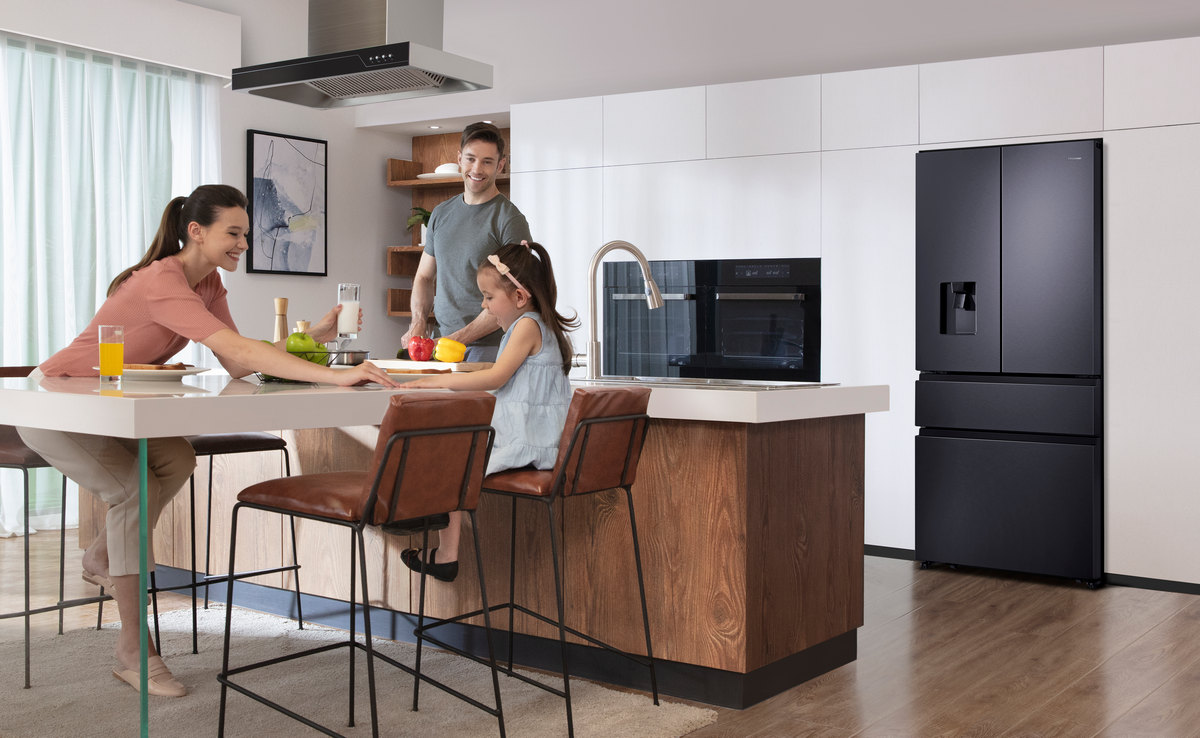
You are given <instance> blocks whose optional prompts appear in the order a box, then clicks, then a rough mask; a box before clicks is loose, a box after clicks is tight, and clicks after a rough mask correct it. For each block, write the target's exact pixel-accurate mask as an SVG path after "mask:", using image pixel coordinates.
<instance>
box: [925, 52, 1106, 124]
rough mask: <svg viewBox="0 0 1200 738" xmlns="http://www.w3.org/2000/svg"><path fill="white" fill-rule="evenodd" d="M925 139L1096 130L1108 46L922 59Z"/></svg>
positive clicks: (1101, 114)
mask: <svg viewBox="0 0 1200 738" xmlns="http://www.w3.org/2000/svg"><path fill="white" fill-rule="evenodd" d="M920 77H921V98H920V99H921V143H939V142H947V141H973V140H979V139H992V138H1010V137H1013V136H1039V135H1053V134H1062V133H1079V132H1084V131H1099V130H1101V129H1102V127H1103V126H1104V50H1103V49H1101V48H1098V47H1096V48H1088V49H1071V50H1068V51H1051V52H1046V53H1040V54H1020V55H1017V56H998V57H991V58H987V59H969V60H967V61H954V62H942V63H939V64H922V65H921V67H920Z"/></svg>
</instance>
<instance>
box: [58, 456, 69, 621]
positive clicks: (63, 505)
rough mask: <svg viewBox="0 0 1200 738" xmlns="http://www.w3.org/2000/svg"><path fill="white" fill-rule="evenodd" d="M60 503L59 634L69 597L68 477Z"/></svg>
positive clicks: (63, 485) (64, 483)
mask: <svg viewBox="0 0 1200 738" xmlns="http://www.w3.org/2000/svg"><path fill="white" fill-rule="evenodd" d="M59 500H60V502H59V504H58V634H59V635H62V634H63V605H62V603H63V600H65V599H66V598H67V477H66V476H65V475H64V476H63V479H62V495H61V496H60V497H59Z"/></svg>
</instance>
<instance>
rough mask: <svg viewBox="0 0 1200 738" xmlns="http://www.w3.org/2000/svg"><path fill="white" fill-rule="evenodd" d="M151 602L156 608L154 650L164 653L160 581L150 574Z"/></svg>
mask: <svg viewBox="0 0 1200 738" xmlns="http://www.w3.org/2000/svg"><path fill="white" fill-rule="evenodd" d="M150 594H151V597H150V602H151V604H152V605H153V607H154V648H155V650H157V651H158V652H159V653H162V634H160V633H159V632H158V580H157V579H156V578H155V576H154V572H150Z"/></svg>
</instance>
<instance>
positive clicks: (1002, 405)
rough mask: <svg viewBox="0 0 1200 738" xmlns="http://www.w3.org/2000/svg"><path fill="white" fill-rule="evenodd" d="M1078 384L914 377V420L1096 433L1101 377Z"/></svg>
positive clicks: (959, 425)
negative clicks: (915, 394) (915, 383)
mask: <svg viewBox="0 0 1200 738" xmlns="http://www.w3.org/2000/svg"><path fill="white" fill-rule="evenodd" d="M1079 381H1080V382H1082V383H1079V384H1074V383H1072V384H1065V383H1061V384H1060V383H1032V382H1029V383H1026V382H1012V381H987V380H982V381H960V380H955V379H952V378H950V379H947V378H937V379H933V378H929V377H921V378H920V379H919V380H917V396H916V424H917V425H919V426H921V427H925V428H958V429H963V430H985V431H1007V432H1012V433H1054V434H1064V435H1075V436H1098V435H1101V433H1100V423H1101V419H1102V417H1103V414H1102V412H1101V406H1100V401H1101V391H1100V383H1099V380H1079Z"/></svg>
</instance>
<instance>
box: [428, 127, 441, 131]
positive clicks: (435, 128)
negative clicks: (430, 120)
mask: <svg viewBox="0 0 1200 738" xmlns="http://www.w3.org/2000/svg"><path fill="white" fill-rule="evenodd" d="M429 127H430V128H431V129H432V130H435V131H436V130H437V129H439V128H441V126H429Z"/></svg>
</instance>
